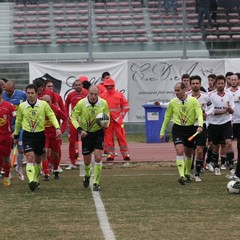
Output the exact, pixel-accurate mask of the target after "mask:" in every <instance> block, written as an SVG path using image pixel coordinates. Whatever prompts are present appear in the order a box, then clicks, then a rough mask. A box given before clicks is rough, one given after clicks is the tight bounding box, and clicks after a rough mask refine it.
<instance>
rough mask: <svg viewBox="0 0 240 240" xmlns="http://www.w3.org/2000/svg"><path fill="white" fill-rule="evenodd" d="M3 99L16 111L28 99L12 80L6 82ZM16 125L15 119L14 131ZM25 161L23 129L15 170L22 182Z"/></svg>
mask: <svg viewBox="0 0 240 240" xmlns="http://www.w3.org/2000/svg"><path fill="white" fill-rule="evenodd" d="M2 97H3V99H4V100H5V101H7V102H10V103H12V104H13V106H14V107H15V110H16V111H17V109H18V106H19V105H20V103H22V102H24V101H26V99H27V96H26V93H25V92H24V91H21V90H17V89H15V84H14V82H13V81H11V80H9V81H7V82H6V84H5V90H4V91H3V94H2ZM14 125H15V118H14V119H13V126H12V127H13V129H14ZM23 160H24V156H23V146H22V129H21V130H20V134H19V141H18V155H17V166H16V168H15V170H16V172H17V174H18V177H19V179H20V180H22V181H23V180H24V174H23V170H22V166H23Z"/></svg>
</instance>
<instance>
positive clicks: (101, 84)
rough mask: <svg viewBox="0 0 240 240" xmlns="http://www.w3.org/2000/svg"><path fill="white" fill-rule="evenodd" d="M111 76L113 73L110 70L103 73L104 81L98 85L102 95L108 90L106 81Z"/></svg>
mask: <svg viewBox="0 0 240 240" xmlns="http://www.w3.org/2000/svg"><path fill="white" fill-rule="evenodd" d="M109 78H111V75H110V73H109V72H103V74H102V81H101V82H100V83H99V84H98V85H97V86H98V88H99V92H100V95H101V94H102V93H104V92H105V91H106V87H105V86H104V82H105V81H106V80H107V79H109Z"/></svg>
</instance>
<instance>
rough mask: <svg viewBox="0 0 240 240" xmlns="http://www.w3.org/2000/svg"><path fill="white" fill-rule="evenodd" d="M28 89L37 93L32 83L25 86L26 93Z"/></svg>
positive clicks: (36, 88)
mask: <svg viewBox="0 0 240 240" xmlns="http://www.w3.org/2000/svg"><path fill="white" fill-rule="evenodd" d="M28 89H34V91H35V92H36V93H37V92H38V87H37V86H36V85H35V84H33V83H31V84H28V85H27V86H26V91H27V90H28Z"/></svg>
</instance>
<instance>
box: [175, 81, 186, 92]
mask: <svg viewBox="0 0 240 240" xmlns="http://www.w3.org/2000/svg"><path fill="white" fill-rule="evenodd" d="M177 85H179V86H180V88H181V89H182V90H184V89H185V84H184V83H183V82H178V83H176V84H175V87H176V86H177Z"/></svg>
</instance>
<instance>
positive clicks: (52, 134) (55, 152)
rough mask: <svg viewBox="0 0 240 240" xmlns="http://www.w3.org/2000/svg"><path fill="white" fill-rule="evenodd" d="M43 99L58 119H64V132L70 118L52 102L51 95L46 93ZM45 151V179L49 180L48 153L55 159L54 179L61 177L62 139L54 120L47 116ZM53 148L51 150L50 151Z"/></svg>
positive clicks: (43, 164)
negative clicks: (53, 122)
mask: <svg viewBox="0 0 240 240" xmlns="http://www.w3.org/2000/svg"><path fill="white" fill-rule="evenodd" d="M42 100H44V101H46V102H47V103H48V104H49V106H50V107H51V109H52V110H53V112H54V114H55V115H56V117H57V119H58V121H59V122H60V120H62V124H61V132H62V133H64V132H65V130H66V128H67V125H68V118H67V116H66V114H65V112H63V111H62V110H61V109H60V107H58V106H56V105H54V104H52V101H51V97H50V96H49V95H44V96H43V97H42ZM45 137H46V138H45V141H46V142H45V151H46V158H45V160H43V161H42V166H43V172H44V174H45V175H44V181H48V180H49V162H48V160H47V155H49V154H51V155H52V160H53V174H54V179H59V171H58V167H59V163H60V156H61V155H60V152H61V139H58V138H57V137H56V130H55V127H54V126H53V124H52V122H51V121H50V120H49V118H48V117H47V118H46V124H45ZM49 149H51V151H48V150H49Z"/></svg>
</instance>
